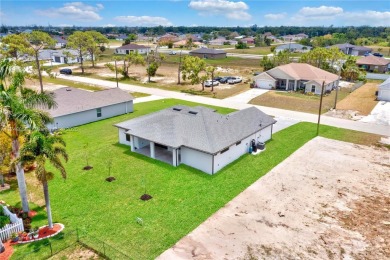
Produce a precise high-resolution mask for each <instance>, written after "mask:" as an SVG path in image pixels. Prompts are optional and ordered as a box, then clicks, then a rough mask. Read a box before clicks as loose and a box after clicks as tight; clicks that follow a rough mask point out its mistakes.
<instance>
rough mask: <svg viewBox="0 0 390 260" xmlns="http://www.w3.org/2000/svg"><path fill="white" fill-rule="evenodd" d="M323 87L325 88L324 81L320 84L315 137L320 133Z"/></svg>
mask: <svg viewBox="0 0 390 260" xmlns="http://www.w3.org/2000/svg"><path fill="white" fill-rule="evenodd" d="M324 87H325V81H323V82H322V87H321V99H320V108H319V110H318V122H317V136H318V134H319V132H320V121H321V110H322V97H323V95H324Z"/></svg>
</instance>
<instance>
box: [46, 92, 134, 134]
mask: <svg viewBox="0 0 390 260" xmlns="http://www.w3.org/2000/svg"><path fill="white" fill-rule="evenodd" d="M52 94H53V95H54V99H55V101H56V103H57V106H56V107H55V108H52V109H49V110H47V112H48V113H49V114H50V115H51V116H52V117H53V119H54V122H53V123H50V124H48V125H47V127H48V128H49V129H51V130H54V129H59V128H70V127H74V126H78V125H83V124H87V123H91V122H94V121H98V120H102V119H105V118H109V117H113V116H118V115H122V114H126V113H129V112H133V99H134V98H133V97H132V96H131V95H130V94H129V93H127V92H125V91H123V90H121V89H119V88H114V89H107V90H101V91H95V92H92V91H87V90H82V89H77V88H70V87H66V88H60V89H57V90H55V91H53V92H52Z"/></svg>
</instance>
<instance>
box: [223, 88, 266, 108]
mask: <svg viewBox="0 0 390 260" xmlns="http://www.w3.org/2000/svg"><path fill="white" fill-rule="evenodd" d="M267 92H268V89H259V88H252V89H250V90H247V91H245V92H243V93H240V94H238V95H235V96H232V97H228V98H225V99H223V101H226V102H237V103H244V104H247V103H249V101H251V100H252V99H254V98H255V97H258V96H260V95H263V94H264V93H267Z"/></svg>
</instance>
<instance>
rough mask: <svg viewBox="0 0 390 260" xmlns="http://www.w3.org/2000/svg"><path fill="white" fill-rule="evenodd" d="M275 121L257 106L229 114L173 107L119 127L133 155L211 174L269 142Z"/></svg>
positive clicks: (120, 135)
mask: <svg viewBox="0 0 390 260" xmlns="http://www.w3.org/2000/svg"><path fill="white" fill-rule="evenodd" d="M274 123H276V121H275V120H274V119H273V118H272V117H270V116H269V115H266V114H265V113H263V112H262V111H260V110H259V109H257V108H255V107H250V108H246V109H243V110H240V111H236V112H233V113H230V114H227V115H223V114H220V113H217V112H216V111H215V110H213V109H210V108H206V107H203V106H197V107H188V106H181V105H178V106H174V107H170V108H167V109H164V110H160V111H158V112H155V113H151V114H148V115H145V116H141V117H137V118H135V119H131V120H128V121H125V122H121V123H119V124H116V125H115V126H116V127H117V128H118V131H119V143H121V144H126V145H129V146H130V147H131V151H132V152H137V153H141V154H144V155H146V156H150V157H151V158H153V159H157V160H160V161H164V162H167V163H169V164H171V165H173V166H178V165H180V164H186V165H189V166H191V167H193V168H196V169H199V170H201V171H203V172H205V173H208V174H215V173H216V172H218V171H219V170H221V169H222V168H223V167H225V166H226V165H228V164H230V163H231V162H233V161H235V160H236V159H238V158H239V157H240V156H242V155H243V154H245V153H248V151H249V147H250V145H251V142H252V140H253V141H254V142H255V143H258V142H266V141H267V140H270V139H271V137H272V127H273V124H274Z"/></svg>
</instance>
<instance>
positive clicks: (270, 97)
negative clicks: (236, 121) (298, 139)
mask: <svg viewBox="0 0 390 260" xmlns="http://www.w3.org/2000/svg"><path fill="white" fill-rule="evenodd" d="M349 92H350V90H349V89H347V88H341V89H340V90H339V93H338V96H337V100H338V102H340V101H341V100H343V99H344V98H345V97H346V96H348V95H349ZM335 95H336V91H332V92H331V94H329V95H326V96H325V95H324V97H323V100H322V110H321V113H325V112H327V111H329V109H330V108H333V106H334V100H335ZM249 103H250V104H254V105H260V106H266V107H276V108H281V109H287V110H294V111H300V112H306V113H312V114H318V109H319V105H320V96H318V95H312V96H311V95H305V94H302V93H299V92H286V91H268V92H267V93H265V94H263V95H261V96H258V97H256V98H254V99H252V100H251V101H250V102H249Z"/></svg>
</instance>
